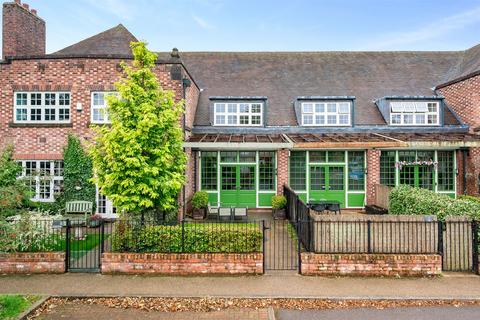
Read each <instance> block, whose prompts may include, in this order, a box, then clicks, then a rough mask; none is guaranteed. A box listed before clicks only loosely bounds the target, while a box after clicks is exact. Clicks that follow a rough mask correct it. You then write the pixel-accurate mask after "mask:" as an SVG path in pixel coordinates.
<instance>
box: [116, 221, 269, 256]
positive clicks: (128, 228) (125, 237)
mask: <svg viewBox="0 0 480 320" xmlns="http://www.w3.org/2000/svg"><path fill="white" fill-rule="evenodd" d="M184 232H185V233H184V250H183V252H196V253H200V252H232V253H234V252H259V251H261V246H262V231H261V230H260V227H259V226H258V225H256V224H225V223H217V224H189V223H185V230H184ZM112 245H113V251H114V252H163V253H169V252H172V253H173V252H177V253H179V252H182V225H181V224H178V225H157V226H142V225H140V224H138V225H136V226H132V225H131V224H130V223H127V222H126V221H119V222H118V225H117V226H116V229H115V231H114V233H113V235H112Z"/></svg>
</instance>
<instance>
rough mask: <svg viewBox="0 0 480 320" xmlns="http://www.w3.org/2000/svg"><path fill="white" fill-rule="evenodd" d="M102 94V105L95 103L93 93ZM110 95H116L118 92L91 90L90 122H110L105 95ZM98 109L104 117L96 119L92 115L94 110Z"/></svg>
mask: <svg viewBox="0 0 480 320" xmlns="http://www.w3.org/2000/svg"><path fill="white" fill-rule="evenodd" d="M98 94H103V98H102V99H103V104H102V105H95V104H94V103H95V95H98ZM110 95H118V92H115V91H92V92H91V95H90V122H91V123H94V124H109V123H111V121H110V118H109V116H108V110H107V108H108V106H107V99H106V98H107V97H108V96H110ZM95 110H99V112H103V115H104V119H103V120H98V119H95V117H94V111H95Z"/></svg>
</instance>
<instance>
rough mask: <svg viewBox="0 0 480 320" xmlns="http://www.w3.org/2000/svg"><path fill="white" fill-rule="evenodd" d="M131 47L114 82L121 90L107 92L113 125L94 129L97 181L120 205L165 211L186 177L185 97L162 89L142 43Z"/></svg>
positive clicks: (150, 55)
mask: <svg viewBox="0 0 480 320" xmlns="http://www.w3.org/2000/svg"><path fill="white" fill-rule="evenodd" d="M131 47H132V51H133V56H134V61H133V66H127V65H126V64H123V65H122V66H123V71H124V74H125V78H124V79H122V80H121V81H119V82H118V83H117V84H116V88H117V90H118V92H119V94H120V95H119V97H116V96H111V97H109V98H108V105H109V108H108V112H109V116H110V119H111V126H102V127H98V128H96V129H95V130H96V133H97V134H96V137H95V144H94V145H93V146H92V148H91V155H92V158H93V164H94V168H95V173H96V176H95V181H96V182H97V184H98V186H99V188H100V189H101V191H102V193H103V194H105V195H106V196H107V197H109V199H111V200H112V201H113V203H114V205H115V206H117V207H118V208H121V209H123V210H126V211H129V212H133V213H136V214H138V213H141V212H145V211H148V210H151V209H155V210H160V211H169V210H171V209H173V208H175V205H176V202H177V196H178V194H179V191H180V189H181V187H182V185H183V183H184V181H185V178H184V170H185V163H186V157H185V154H184V152H183V149H182V143H183V133H182V129H181V127H180V119H181V115H182V112H183V101H180V102H178V103H175V100H174V93H173V92H172V91H165V90H162V89H161V87H160V84H159V82H158V80H157V78H156V76H155V74H154V72H153V71H152V70H153V67H154V65H155V61H156V59H157V56H156V55H155V54H154V53H152V52H150V51H148V50H147V48H146V45H145V43H143V42H136V43H132V44H131Z"/></svg>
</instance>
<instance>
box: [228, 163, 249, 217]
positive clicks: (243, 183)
mask: <svg viewBox="0 0 480 320" xmlns="http://www.w3.org/2000/svg"><path fill="white" fill-rule="evenodd" d="M220 204H221V206H234V207H249V208H254V207H255V206H256V191H255V166H252V165H224V166H222V167H221V190H220Z"/></svg>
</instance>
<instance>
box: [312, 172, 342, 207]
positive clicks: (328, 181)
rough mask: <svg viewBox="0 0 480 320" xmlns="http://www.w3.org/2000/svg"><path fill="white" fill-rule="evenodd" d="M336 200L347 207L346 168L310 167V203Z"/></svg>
mask: <svg viewBox="0 0 480 320" xmlns="http://www.w3.org/2000/svg"><path fill="white" fill-rule="evenodd" d="M321 200H335V201H339V202H340V203H341V207H342V208H344V207H345V167H344V166H310V201H321Z"/></svg>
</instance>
